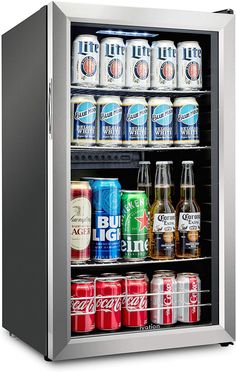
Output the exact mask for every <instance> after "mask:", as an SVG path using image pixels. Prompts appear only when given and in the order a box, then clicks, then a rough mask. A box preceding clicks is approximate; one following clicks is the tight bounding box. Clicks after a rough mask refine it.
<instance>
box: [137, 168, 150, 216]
mask: <svg viewBox="0 0 236 372" xmlns="http://www.w3.org/2000/svg"><path fill="white" fill-rule="evenodd" d="M150 164H151V163H150V161H140V162H139V170H138V179H137V189H138V190H141V191H145V193H146V195H147V197H148V209H150V207H151V202H152V192H151V190H152V181H151V177H150Z"/></svg>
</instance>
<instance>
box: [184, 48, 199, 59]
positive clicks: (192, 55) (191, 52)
mask: <svg viewBox="0 0 236 372" xmlns="http://www.w3.org/2000/svg"><path fill="white" fill-rule="evenodd" d="M201 57H202V51H201V49H200V48H195V47H194V48H183V59H184V60H186V61H191V60H192V59H197V58H199V59H200V58H201Z"/></svg>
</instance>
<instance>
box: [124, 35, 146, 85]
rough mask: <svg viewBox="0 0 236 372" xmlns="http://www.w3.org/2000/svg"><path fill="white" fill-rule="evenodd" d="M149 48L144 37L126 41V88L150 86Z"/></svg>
mask: <svg viewBox="0 0 236 372" xmlns="http://www.w3.org/2000/svg"><path fill="white" fill-rule="evenodd" d="M150 54H151V49H150V46H149V44H148V42H147V40H144V39H131V40H127V42H126V82H125V85H126V87H127V88H134V89H148V88H149V87H150Z"/></svg>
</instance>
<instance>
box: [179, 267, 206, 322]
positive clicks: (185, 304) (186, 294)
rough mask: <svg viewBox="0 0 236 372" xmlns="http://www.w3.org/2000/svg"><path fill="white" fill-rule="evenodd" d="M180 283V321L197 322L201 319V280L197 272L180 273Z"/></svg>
mask: <svg viewBox="0 0 236 372" xmlns="http://www.w3.org/2000/svg"><path fill="white" fill-rule="evenodd" d="M177 285H178V321H179V322H182V323H196V322H199V321H200V316H201V310H200V306H199V305H200V304H201V292H200V291H201V280H200V278H199V275H198V274H196V273H179V274H178V275H177Z"/></svg>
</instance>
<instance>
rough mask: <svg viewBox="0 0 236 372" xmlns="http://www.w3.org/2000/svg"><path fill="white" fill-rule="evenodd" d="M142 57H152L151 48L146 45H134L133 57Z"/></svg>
mask: <svg viewBox="0 0 236 372" xmlns="http://www.w3.org/2000/svg"><path fill="white" fill-rule="evenodd" d="M142 57H150V48H148V47H146V46H145V45H133V46H132V58H136V59H140V58H142Z"/></svg>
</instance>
